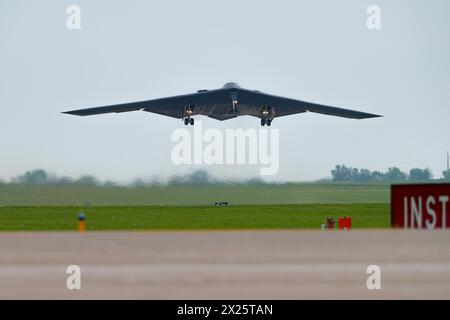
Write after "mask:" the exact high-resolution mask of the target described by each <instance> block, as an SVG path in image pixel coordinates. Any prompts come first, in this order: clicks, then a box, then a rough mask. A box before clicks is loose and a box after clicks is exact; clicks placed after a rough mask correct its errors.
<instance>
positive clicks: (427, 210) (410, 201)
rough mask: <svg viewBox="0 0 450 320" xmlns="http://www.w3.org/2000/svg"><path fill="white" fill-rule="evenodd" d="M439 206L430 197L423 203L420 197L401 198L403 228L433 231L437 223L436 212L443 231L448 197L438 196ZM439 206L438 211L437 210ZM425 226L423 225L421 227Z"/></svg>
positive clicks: (433, 198) (445, 222) (432, 197)
mask: <svg viewBox="0 0 450 320" xmlns="http://www.w3.org/2000/svg"><path fill="white" fill-rule="evenodd" d="M438 200H439V204H438V203H437V202H438V201H436V198H435V197H434V196H432V195H430V196H428V197H427V198H426V199H425V201H423V198H422V197H421V196H418V197H413V196H412V197H404V198H403V219H404V228H405V229H407V228H415V227H417V228H419V229H420V228H422V227H423V226H425V227H426V228H427V229H435V228H436V227H439V226H437V221H438V212H440V214H441V218H442V219H441V226H440V227H441V228H442V229H445V228H446V225H447V219H446V216H447V203H448V201H449V196H439V198H438ZM439 206H440V209H441V210H440V211H439V210H438V209H439ZM423 224H425V225H423Z"/></svg>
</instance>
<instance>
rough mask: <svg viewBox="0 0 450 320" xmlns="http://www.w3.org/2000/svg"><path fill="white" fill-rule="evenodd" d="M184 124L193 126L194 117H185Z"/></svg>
mask: <svg viewBox="0 0 450 320" xmlns="http://www.w3.org/2000/svg"><path fill="white" fill-rule="evenodd" d="M184 124H185V125H186V126H187V125H189V124H190V125H191V126H193V125H194V118H191V117H187V118H184Z"/></svg>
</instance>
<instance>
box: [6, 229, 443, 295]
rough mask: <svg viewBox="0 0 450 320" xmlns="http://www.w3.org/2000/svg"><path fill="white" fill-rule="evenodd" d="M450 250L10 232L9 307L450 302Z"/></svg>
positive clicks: (403, 242)
mask: <svg viewBox="0 0 450 320" xmlns="http://www.w3.org/2000/svg"><path fill="white" fill-rule="evenodd" d="M449 244H450V232H448V231H428V232H426V231H403V230H397V231H393V230H372V231H364V230H359V231H348V232H345V231H342V232H339V231H333V232H328V231H218V232H215V231H214V232H213V231H208V232H203V231H198V232H95V233H94V232H86V233H84V234H80V233H75V232H74V233H0V299H17V298H19V299H366V298H367V299H394V298H407V299H417V298H424V299H450V245H449ZM69 265H78V266H79V267H80V268H81V290H69V289H67V287H66V279H67V277H68V276H69V275H68V274H66V268H67V267H68V266H69ZM369 265H378V266H379V267H380V268H381V289H380V290H369V289H368V288H367V285H366V282H367V278H368V277H369V274H367V273H366V271H367V270H366V269H367V267H368V266H369Z"/></svg>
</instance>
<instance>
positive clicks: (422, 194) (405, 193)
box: [391, 184, 450, 229]
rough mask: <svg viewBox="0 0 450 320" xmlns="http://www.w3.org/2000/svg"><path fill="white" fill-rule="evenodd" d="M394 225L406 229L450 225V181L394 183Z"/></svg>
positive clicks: (392, 192)
mask: <svg viewBox="0 0 450 320" xmlns="http://www.w3.org/2000/svg"><path fill="white" fill-rule="evenodd" d="M391 225H392V226H393V227H397V228H405V229H446V228H450V184H420V185H413V184H410V185H393V186H391Z"/></svg>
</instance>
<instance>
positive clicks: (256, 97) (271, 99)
mask: <svg viewBox="0 0 450 320" xmlns="http://www.w3.org/2000/svg"><path fill="white" fill-rule="evenodd" d="M239 99H240V100H241V101H246V102H247V101H251V103H249V104H252V105H258V106H271V107H273V108H274V109H275V116H276V117H283V116H287V115H291V114H296V113H303V112H314V113H321V114H326V115H330V116H337V117H343V118H350V119H367V118H377V117H381V116H380V115H376V114H371V113H365V112H360V111H355V110H350V109H344V108H336V107H330V106H325V105H321V104H316V103H310V102H305V101H300V100H295V99H290V98H284V97H279V96H274V95H270V94H265V93H262V92H259V91H251V90H240V92H239Z"/></svg>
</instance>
